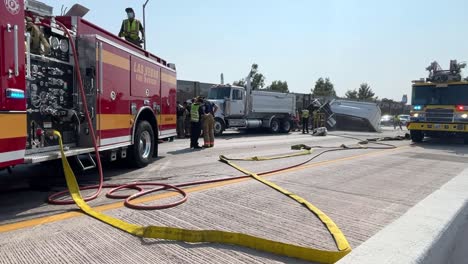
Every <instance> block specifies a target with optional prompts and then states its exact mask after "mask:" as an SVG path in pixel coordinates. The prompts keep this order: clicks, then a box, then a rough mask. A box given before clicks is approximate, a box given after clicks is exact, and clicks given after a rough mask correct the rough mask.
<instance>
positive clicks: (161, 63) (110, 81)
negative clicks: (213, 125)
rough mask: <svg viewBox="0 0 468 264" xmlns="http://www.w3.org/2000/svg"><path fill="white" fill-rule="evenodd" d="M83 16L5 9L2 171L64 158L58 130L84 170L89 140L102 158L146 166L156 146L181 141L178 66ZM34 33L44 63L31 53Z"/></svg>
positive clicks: (1, 22) (0, 63)
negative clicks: (39, 41) (169, 140)
mask: <svg viewBox="0 0 468 264" xmlns="http://www.w3.org/2000/svg"><path fill="white" fill-rule="evenodd" d="M25 2H26V3H25ZM83 10H86V9H85V8H83V7H81V6H79V5H76V6H75V7H74V8H72V9H71V11H70V12H69V13H68V14H67V15H65V16H59V17H54V16H53V15H52V8H51V7H49V6H47V5H45V4H43V3H40V2H38V1H22V0H4V1H2V3H0V26H1V32H0V72H1V74H0V169H5V168H11V167H12V166H15V165H18V164H24V163H39V162H45V161H49V160H54V159H58V158H60V153H59V151H58V150H59V148H58V140H57V138H55V137H53V135H52V134H51V133H50V132H51V131H53V130H57V131H59V132H60V133H61V134H62V137H63V140H64V145H65V148H66V155H67V156H75V157H77V158H78V161H80V164H81V165H82V166H83V168H84V169H86V168H89V167H93V166H92V164H93V163H94V160H93V157H92V156H91V153H93V151H94V148H93V146H94V144H93V141H95V142H96V143H97V145H98V147H99V151H100V153H101V156H105V157H108V158H109V159H110V160H117V159H128V160H129V161H131V162H132V163H133V164H134V165H136V166H139V167H143V166H146V165H147V164H148V163H149V162H150V161H151V159H152V157H155V156H157V153H158V148H157V144H158V140H159V139H163V138H170V137H174V136H175V134H176V71H175V65H173V64H171V63H167V62H166V61H165V60H163V59H161V58H159V57H157V56H155V55H153V54H150V53H149V52H147V51H145V50H142V49H140V48H138V47H136V46H134V45H133V44H131V43H129V42H126V41H125V40H122V39H121V38H118V37H117V36H115V35H114V34H112V33H109V32H107V31H106V30H104V29H101V28H100V27H98V26H96V25H94V24H92V23H90V22H88V21H86V20H84V19H83V18H82V16H83V15H84V13H85V12H82V11H83ZM27 19H28V20H29V21H31V19H32V21H33V23H34V24H35V25H36V26H37V28H36V31H35V32H34V31H33V32H29V30H27V27H26V26H25V25H26V21H27ZM37 29H39V31H40V32H42V33H43V34H44V37H45V40H46V41H47V42H48V43H49V45H50V52H47V54H40V53H38V52H37V51H35V50H32V49H31V42H32V41H33V39H32V35H34V34H36V35H35V36H37V33H38V32H37ZM44 50H45V49H44ZM86 114H89V118H87V116H86ZM91 129H94V130H95V131H96V133H95V139H93V138H92V136H91V135H92V133H90V130H91Z"/></svg>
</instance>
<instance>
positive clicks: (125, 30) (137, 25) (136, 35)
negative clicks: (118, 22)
mask: <svg viewBox="0 0 468 264" xmlns="http://www.w3.org/2000/svg"><path fill="white" fill-rule="evenodd" d="M125 12H127V17H128V19H125V20H124V21H123V22H122V26H121V27H120V32H119V37H125V40H126V41H128V42H131V43H133V44H135V45H137V46H138V47H140V48H141V43H143V40H144V38H145V31H144V28H143V26H142V25H141V22H140V20H138V19H135V12H134V11H133V9H132V8H130V7H129V8H126V9H125ZM140 32H141V37H142V38H141V39H140Z"/></svg>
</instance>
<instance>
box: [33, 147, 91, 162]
mask: <svg viewBox="0 0 468 264" xmlns="http://www.w3.org/2000/svg"><path fill="white" fill-rule="evenodd" d="M93 151H94V149H93V148H73V149H70V150H67V151H65V155H66V156H67V157H71V156H78V155H82V154H88V153H91V152H93ZM55 159H60V151H58V150H57V151H51V152H46V153H37V154H31V155H26V156H25V157H24V163H29V164H33V163H40V162H44V161H49V160H55Z"/></svg>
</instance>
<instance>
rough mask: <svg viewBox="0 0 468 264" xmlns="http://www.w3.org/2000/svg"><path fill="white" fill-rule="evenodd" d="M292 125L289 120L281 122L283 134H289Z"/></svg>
mask: <svg viewBox="0 0 468 264" xmlns="http://www.w3.org/2000/svg"><path fill="white" fill-rule="evenodd" d="M291 127H292V123H291V120H289V119H284V120H282V121H281V133H289V132H290V131H291Z"/></svg>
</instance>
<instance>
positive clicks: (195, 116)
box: [190, 98, 203, 149]
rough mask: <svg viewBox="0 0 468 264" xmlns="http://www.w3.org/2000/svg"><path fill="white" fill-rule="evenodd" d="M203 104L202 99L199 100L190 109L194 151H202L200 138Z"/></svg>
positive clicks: (191, 145) (191, 140) (191, 146)
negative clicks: (199, 142)
mask: <svg viewBox="0 0 468 264" xmlns="http://www.w3.org/2000/svg"><path fill="white" fill-rule="evenodd" d="M202 102H203V101H202V99H201V98H197V99H196V100H195V102H194V103H193V104H192V107H191V109H190V126H191V131H190V148H193V149H201V147H200V145H199V144H198V138H199V137H200V134H201V117H202V116H203V109H202Z"/></svg>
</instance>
